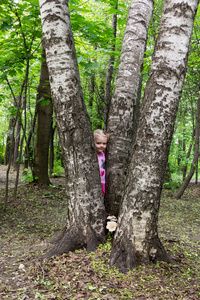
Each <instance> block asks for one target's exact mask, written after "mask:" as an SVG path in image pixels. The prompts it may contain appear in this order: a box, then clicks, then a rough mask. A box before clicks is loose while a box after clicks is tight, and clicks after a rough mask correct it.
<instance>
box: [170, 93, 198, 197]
mask: <svg viewBox="0 0 200 300" xmlns="http://www.w3.org/2000/svg"><path fill="white" fill-rule="evenodd" d="M199 126H200V96H199V98H198V103H197V112H196V129H195V148H194V158H193V162H192V166H191V168H190V172H189V173H188V175H187V177H186V178H185V180H184V181H183V183H182V185H181V187H180V188H179V189H178V191H177V192H176V194H175V195H174V197H175V198H177V199H180V198H181V196H182V195H183V193H184V191H185V190H186V188H187V186H188V184H189V183H190V180H191V179H192V176H193V174H194V171H195V169H196V167H198V158H199Z"/></svg>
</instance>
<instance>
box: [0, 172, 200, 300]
mask: <svg viewBox="0 0 200 300" xmlns="http://www.w3.org/2000/svg"><path fill="white" fill-rule="evenodd" d="M5 172H6V170H5V167H2V168H1V167H0V239H1V240H0V243H1V244H0V299H9V300H13V299H17V300H28V299H45V300H50V299H71V300H73V299H74V300H75V299H91V300H92V299H99V300H102V299H107V300H109V299H127V300H128V299H141V300H144V299H148V300H150V299H151V300H156V299H159V300H160V299H173V300H174V299H180V300H181V299H182V300H189V299H200V255H199V254H200V216H199V215H200V185H199V184H198V185H195V184H193V183H192V184H190V186H189V187H188V189H187V191H186V192H185V194H184V195H183V197H182V198H181V200H176V199H174V198H173V191H171V190H164V191H163V194H162V199H161V207H160V214H159V236H160V239H161V241H162V243H163V244H164V246H165V249H166V250H167V252H168V253H169V254H170V255H171V256H172V257H173V258H174V259H175V261H176V263H175V264H174V265H170V264H166V263H163V262H159V263H156V264H150V265H149V266H140V267H137V268H135V269H133V270H132V271H128V272H127V273H126V274H122V273H119V272H118V270H117V269H115V268H111V267H109V255H110V250H111V242H110V241H108V242H107V243H106V244H105V245H101V246H100V247H99V248H98V250H97V251H96V252H95V253H91V254H87V253H86V251H85V249H82V250H79V251H76V252H74V253H72V252H70V253H68V254H63V255H61V256H57V257H53V258H51V259H48V260H47V259H46V260H43V261H42V260H41V257H42V256H43V255H44V254H45V253H46V252H47V251H48V249H50V248H51V245H50V244H49V243H48V240H49V239H50V238H51V237H52V236H54V235H56V234H57V233H59V232H60V231H61V230H62V229H63V227H64V225H65V223H66V219H67V202H66V197H65V184H64V182H65V181H64V177H60V178H54V179H53V178H52V179H51V182H52V185H51V186H49V187H44V186H43V187H41V186H38V185H36V184H33V183H32V184H29V183H23V184H21V185H20V186H19V188H18V196H17V199H16V200H15V201H13V187H12V186H13V184H14V176H15V172H13V171H12V172H11V181H10V183H11V184H12V185H11V188H10V189H9V201H8V205H7V210H6V212H3V204H4V194H5ZM3 178H4V180H3Z"/></svg>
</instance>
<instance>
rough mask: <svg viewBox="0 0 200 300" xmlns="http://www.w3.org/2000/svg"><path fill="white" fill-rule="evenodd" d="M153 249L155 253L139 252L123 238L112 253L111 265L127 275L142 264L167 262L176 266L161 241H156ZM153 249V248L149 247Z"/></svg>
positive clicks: (157, 239)
mask: <svg viewBox="0 0 200 300" xmlns="http://www.w3.org/2000/svg"><path fill="white" fill-rule="evenodd" d="M150 245H153V248H154V249H155V250H156V251H155V252H154V253H150V251H148V252H146V251H144V252H140V253H139V252H137V251H136V250H135V246H134V245H133V244H132V243H131V242H130V241H129V240H128V239H125V237H124V238H123V240H121V241H120V242H116V243H115V245H114V246H113V250H112V252H111V259H110V265H111V266H114V265H115V266H116V267H117V268H118V269H119V271H120V272H122V273H126V272H127V271H128V269H132V268H134V267H136V266H138V265H141V264H146V265H147V264H149V263H150V262H154V263H155V262H157V261H165V262H167V263H172V264H174V263H175V261H174V260H173V259H172V258H171V257H170V256H169V255H168V254H167V252H166V251H165V249H164V247H163V245H162V243H161V242H160V239H159V238H158V237H157V238H156V239H154V241H153V243H152V242H151V243H150ZM149 249H151V247H149Z"/></svg>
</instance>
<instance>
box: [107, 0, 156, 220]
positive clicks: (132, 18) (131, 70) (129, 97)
mask: <svg viewBox="0 0 200 300" xmlns="http://www.w3.org/2000/svg"><path fill="white" fill-rule="evenodd" d="M152 10H153V1H152V0H143V1H137V0H133V1H132V4H131V7H130V10H129V16H128V20H127V25H126V32H125V35H124V41H123V45H122V52H121V57H120V63H119V70H118V76H117V81H116V87H115V91H114V95H113V97H112V101H111V107H110V111H109V118H108V126H107V132H109V134H110V141H109V144H108V150H107V173H106V174H107V179H106V200H105V205H106V211H107V212H108V213H111V214H114V215H116V216H117V215H118V213H119V205H120V202H121V198H122V193H123V190H124V182H125V178H126V173H127V168H128V163H129V158H130V154H131V148H132V142H133V139H134V135H135V130H136V120H137V116H136V111H137V112H138V110H137V107H136V103H138V102H137V99H138V88H139V85H140V78H141V70H142V63H143V56H144V50H145V46H146V40H147V32H148V26H149V22H150V18H151V14H152Z"/></svg>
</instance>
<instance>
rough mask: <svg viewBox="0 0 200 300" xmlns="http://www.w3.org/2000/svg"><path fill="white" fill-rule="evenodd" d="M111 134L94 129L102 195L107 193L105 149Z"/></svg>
mask: <svg viewBox="0 0 200 300" xmlns="http://www.w3.org/2000/svg"><path fill="white" fill-rule="evenodd" d="M109 137H110V136H109V134H107V133H104V132H103V130H100V129H97V130H95V131H94V141H95V146H96V152H97V158H98V163H99V171H100V177H101V187H102V195H103V196H104V195H105V178H106V170H105V151H106V146H107V142H108V140H109Z"/></svg>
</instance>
